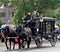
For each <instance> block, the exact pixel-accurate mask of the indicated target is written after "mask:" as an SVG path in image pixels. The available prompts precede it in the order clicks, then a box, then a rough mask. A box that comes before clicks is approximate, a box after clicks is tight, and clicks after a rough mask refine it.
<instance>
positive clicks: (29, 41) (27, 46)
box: [27, 37, 31, 48]
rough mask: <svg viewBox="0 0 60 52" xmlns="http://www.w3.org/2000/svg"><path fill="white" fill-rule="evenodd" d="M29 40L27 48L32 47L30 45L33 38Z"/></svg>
mask: <svg viewBox="0 0 60 52" xmlns="http://www.w3.org/2000/svg"><path fill="white" fill-rule="evenodd" d="M28 39H29V40H27V48H29V47H30V43H31V38H30V37H29V38H28Z"/></svg>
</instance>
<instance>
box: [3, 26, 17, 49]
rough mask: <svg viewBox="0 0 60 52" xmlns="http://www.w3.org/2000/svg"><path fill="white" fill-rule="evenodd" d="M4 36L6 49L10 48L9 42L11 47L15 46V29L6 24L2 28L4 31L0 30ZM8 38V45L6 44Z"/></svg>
mask: <svg viewBox="0 0 60 52" xmlns="http://www.w3.org/2000/svg"><path fill="white" fill-rule="evenodd" d="M2 32H3V34H4V38H5V45H6V48H7V49H11V42H13V49H14V48H15V37H17V34H16V32H15V30H12V29H11V28H10V27H9V26H6V27H5V28H4V31H2ZM8 40H9V45H8Z"/></svg>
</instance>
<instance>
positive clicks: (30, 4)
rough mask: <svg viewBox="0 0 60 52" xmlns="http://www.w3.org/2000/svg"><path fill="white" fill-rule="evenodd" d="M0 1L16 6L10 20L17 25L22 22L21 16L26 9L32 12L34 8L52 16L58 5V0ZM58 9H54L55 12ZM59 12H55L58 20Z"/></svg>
mask: <svg viewBox="0 0 60 52" xmlns="http://www.w3.org/2000/svg"><path fill="white" fill-rule="evenodd" d="M0 3H1V4H4V6H9V7H16V10H17V11H16V12H15V14H14V16H13V18H12V20H11V22H12V23H13V24H15V25H17V23H18V25H19V24H21V23H22V16H24V15H26V13H27V11H28V10H30V11H31V12H33V10H34V9H35V8H36V9H37V11H38V12H39V13H40V14H43V16H48V17H52V16H53V15H54V10H55V9H56V8H58V7H60V0H11V1H9V0H0ZM1 4H0V5H1ZM8 4H10V5H8ZM58 11H59V9H57V10H56V12H58ZM59 12H60V11H59ZM59 12H58V13H56V16H57V19H58V20H59V19H60V17H59V16H60V13H59Z"/></svg>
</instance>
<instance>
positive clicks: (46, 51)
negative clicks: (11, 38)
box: [0, 41, 60, 52]
mask: <svg viewBox="0 0 60 52" xmlns="http://www.w3.org/2000/svg"><path fill="white" fill-rule="evenodd" d="M0 52H60V41H58V42H57V44H56V46H55V47H51V45H50V43H49V42H47V41H46V42H45V43H44V42H43V46H42V47H41V48H36V45H35V44H34V43H33V42H32V43H31V46H30V48H29V49H27V48H25V49H18V46H17V45H16V48H15V50H7V49H6V47H5V45H4V43H0Z"/></svg>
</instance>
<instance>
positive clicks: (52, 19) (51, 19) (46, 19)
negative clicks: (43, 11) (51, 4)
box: [42, 17, 56, 21]
mask: <svg viewBox="0 0 60 52" xmlns="http://www.w3.org/2000/svg"><path fill="white" fill-rule="evenodd" d="M42 19H43V21H56V18H51V17H42Z"/></svg>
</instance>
